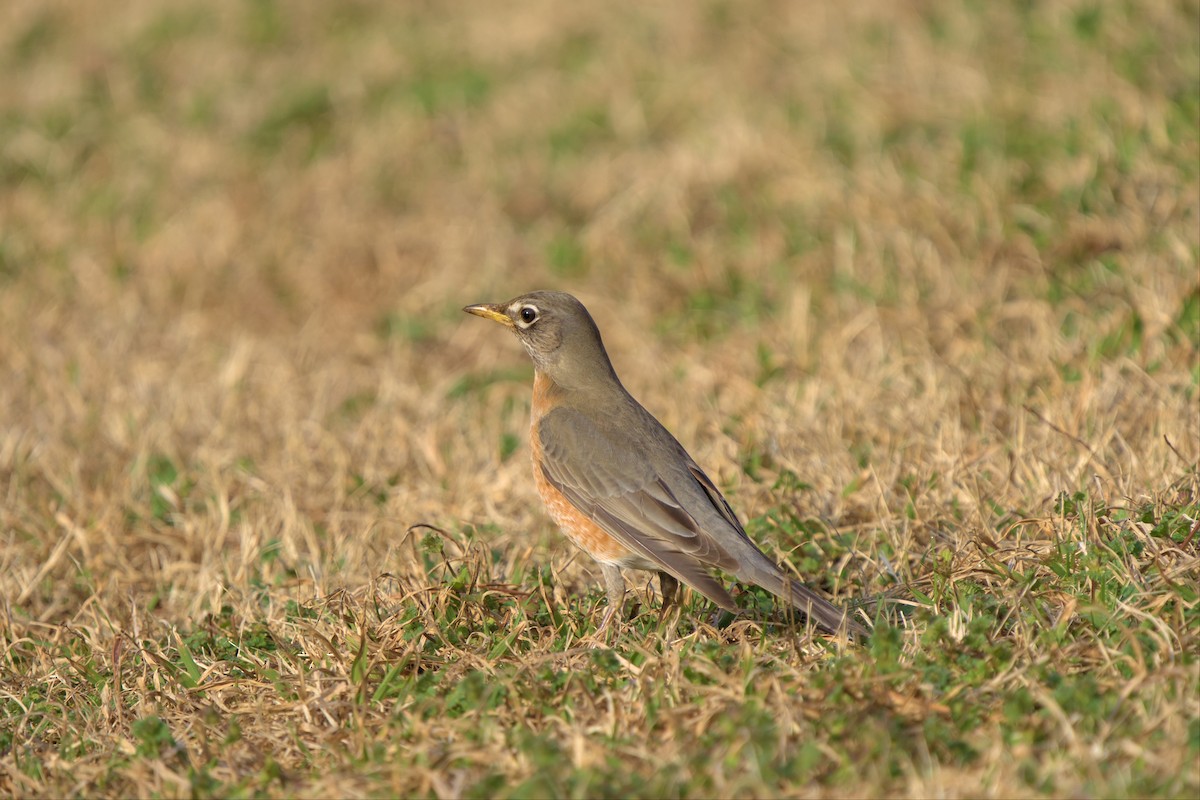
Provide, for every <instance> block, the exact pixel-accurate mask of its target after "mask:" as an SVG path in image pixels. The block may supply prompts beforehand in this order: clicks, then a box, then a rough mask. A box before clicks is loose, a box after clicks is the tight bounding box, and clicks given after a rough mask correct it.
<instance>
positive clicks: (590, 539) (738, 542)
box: [463, 292, 865, 635]
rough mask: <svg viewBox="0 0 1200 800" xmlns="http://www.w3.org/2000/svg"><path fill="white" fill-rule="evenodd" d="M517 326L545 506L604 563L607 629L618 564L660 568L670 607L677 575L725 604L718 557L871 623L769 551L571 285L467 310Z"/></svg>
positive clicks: (773, 588)
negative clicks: (529, 383)
mask: <svg viewBox="0 0 1200 800" xmlns="http://www.w3.org/2000/svg"><path fill="white" fill-rule="evenodd" d="M463 311H466V312H467V313H468V314H474V315H476V316H479V317H483V318H485V319H490V320H494V321H496V322H499V323H500V324H501V325H504V326H505V327H506V328H508V329H509V330H511V331H512V332H513V333H515V334H516V336H517V338H518V339H519V340H520V341H521V344H523V345H525V349H526V350H527V351H528V352H529V356H530V358H532V359H533V365H534V379H533V420H532V425H531V430H530V439H531V449H532V451H533V478H534V481H535V482H536V484H537V490H538V494H539V495H541V498H542V501H543V502H544V503H545V505H546V509H547V511H549V512H550V516H551V517H553V518H554V521H555V522H556V523H558V526H559V527H560V528H561V529H562V530H563V532H564V533H565V534H566V535H567V536H568V537H569V538H570V539H571V540H572V541H573V542H575V544H576V545H578V546H579V547H581V548H582V549H583V550H584V552H586V553H587V554H588V555H590V556H591V557H592V558H594V559H596V561H598V562H600V569H601V571H602V572H603V574H604V581H605V585H606V589H607V593H608V603H609V608H608V611H607V613H606V614H605V616H604V620H603V622H602V624H601V626H600V627H601V630H603V629H605V628H606V627H607V625H608V623H609V621H610V620H611V619H612V616H613V615H614V614H616V613H618V612H619V611H620V609H621V608H622V606H623V605H624V599H625V581H624V579H623V578H622V577H621V569H622V568H626V569H643V570H652V571H655V572H657V573H658V576H659V585H660V588H661V590H662V595H663V602H664V606H666V605H669V604H670V603H671V602H673V600H674V597H675V593H676V590H677V589H678V586H679V584H678V581H683V582H684V583H686V584H687V585H688V586H691V587H692V588H693V589H695V590H696V591H697V592H699V593H700V594H702V595H704V596H705V597H707V598H708V599H709V600H712V601H713V602H714V603H716V604H717V605H718V606H720V607H721V608H723V609H726V610H728V611H735V612H736V611H737V607H736V605H735V604H734V602H733V598H732V597H730V595H729V592H727V591H726V590H725V587H724V586H723V585H722V584H721V582H720V581H718V580H716V579H715V578H714V577H713V576H712V574H711V573H710V571H709V570H710V569H711V568H714V567H715V568H719V569H722V570H724V571H725V572H728V573H730V574H732V575H734V576H736V577H737V578H738V579H739V580H742V581H747V582H749V583H755V584H757V585H759V586H761V587H763V588H764V589H766V590H767V591H769V592H771V593H772V594H774V595H776V596H778V597H780V598H782V599H783V600H785V601H787V602H788V603H790V604H791V605H793V606H794V607H795V608H797V609H798V610H800V611H801V612H803V613H804V614H805V615H807V617H808V618H809V619H810V620H811V621H812V622H814V623H816V624H817V625H819V626H820V627H822V628H824V629H825V630H827V631H830V632H837V631H839V630H842V629H843V628H844V629H845V630H847V631H848V632H849V633H851V634H855V635H862V634H864V633H865V631H864V629H863V628H862V627H860V626H859V625H857V624H856V623H855V622H854V621H852V620H850V619H848V618H847V616H846V614H845V612H844V611H843V610H842V609H840V608H837V607H836V606H834V605H833V604H831V603H830V602H829V601H828V600H825V599H824V598H823V597H821V596H820V595H818V594H816V593H815V592H813V591H812V590H811V589H809V588H808V587H806V586H804V585H803V584H800V583H797V582H796V581H794V580H792V579H791V578H789V577H788V576H787V575H785V574H784V573H783V571H782V570H780V568H779V567H778V566H777V565H776V564H775V563H774V562H773V561H771V559H769V558H767V557H766V556H765V555H764V554H763V553H762V551H760V550H759V549H758V548H757V547H756V546H755V545H754V542H752V541H751V540H750V537H749V536H747V535H746V531H745V530H744V529H743V528H742V525H741V523H740V522H738V518H737V515H736V514H734V512H733V509H732V508H730V506H729V503H728V502H726V500H725V498H724V497H723V496H722V495H721V492H720V491H719V490H718V489H717V487H716V486H715V485H714V484H713V482H712V481H711V480H709V477H708V476H707V475H705V474H704V471H703V470H702V469H700V467H699V466H697V465H696V462H695V461H694V460H693V459H692V457H691V456H689V455H688V453H687V451H686V450H684V449H683V446H682V445H680V444H679V442H678V441H676V439H675V437H674V436H672V435H671V434H670V433H669V432H668V431H667V429H666V428H664V427H663V426H662V424H661V423H660V422H659V421H658V420H657V419H655V418H654V417H653V416H651V414H650V412H649V411H647V410H646V409H644V408H642V406H641V404H640V403H638V401H637V400H634V399H633V397H632V396H631V395H630V394H629V392H627V391H626V390H625V387H624V386H622V385H621V381H620V380H619V379H618V378H617V373H616V372H615V371H614V370H613V367H612V364H611V363H610V362H609V360H608V353H607V352H605V349H604V343H603V342H602V341H601V339H600V331H599V329H597V327H596V323H595V322H594V321H593V320H592V316H591V314H589V313H588V311H587V309H586V308H584V307H583V304H582V303H580V302H579V301H578V300H576V299H575V298H574V297H572V296H571V295H569V294H566V293H564V292H530V293H529V294H524V295H521V296H520V297H517V298H515V299H513V300H510V301H508V302H507V303H495V304H480V305H473V306H467V307H466V308H464V309H463Z"/></svg>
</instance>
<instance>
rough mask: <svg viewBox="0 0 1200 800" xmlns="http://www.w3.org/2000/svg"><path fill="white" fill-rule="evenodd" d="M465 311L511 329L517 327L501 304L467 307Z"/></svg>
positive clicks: (481, 304)
mask: <svg viewBox="0 0 1200 800" xmlns="http://www.w3.org/2000/svg"><path fill="white" fill-rule="evenodd" d="M463 311H465V312H467V313H468V314H474V315H475V316H477V317H483V318H484V319H490V320H491V321H492V322H499V323H500V324H501V325H504V326H506V327H509V328H513V327H516V326H515V325H513V321H512V320H511V319H509V316H508V314H505V313H504V311H505V307H504V306H502V305H500V304H499V303H480V304H479V305H475V306H467V307H466V308H464V309H463Z"/></svg>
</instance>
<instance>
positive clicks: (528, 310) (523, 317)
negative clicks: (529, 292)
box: [517, 304, 540, 328]
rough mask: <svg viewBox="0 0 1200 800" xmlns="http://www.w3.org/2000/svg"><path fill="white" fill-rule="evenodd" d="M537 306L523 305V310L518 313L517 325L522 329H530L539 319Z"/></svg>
mask: <svg viewBox="0 0 1200 800" xmlns="http://www.w3.org/2000/svg"><path fill="white" fill-rule="evenodd" d="M539 318H540V317H539V314H538V309H537V306H532V305H528V304H526V305H523V306H521V310H520V311H518V312H517V324H518V325H520V326H521V327H522V328H528V327H529V326H530V325H532V324H533V323H535V322H537V321H538V319H539Z"/></svg>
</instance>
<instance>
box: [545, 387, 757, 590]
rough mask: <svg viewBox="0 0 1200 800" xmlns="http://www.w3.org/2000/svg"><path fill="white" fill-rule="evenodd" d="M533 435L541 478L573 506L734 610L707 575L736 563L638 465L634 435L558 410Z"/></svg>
mask: <svg viewBox="0 0 1200 800" xmlns="http://www.w3.org/2000/svg"><path fill="white" fill-rule="evenodd" d="M534 435H536V436H537V437H538V438H539V442H538V443H539V444H540V445H541V450H542V460H541V465H540V468H541V470H542V474H543V475H544V476H545V477H546V480H547V481H549V482H550V484H551V485H553V486H554V487H555V488H556V489H558V490H559V491H560V492H562V493H563V495H565V496H566V498H567V499H568V500H569V501H570V502H571V504H572V505H574V506H575V507H576V508H578V509H579V510H580V511H581V512H582V513H583V514H585V515H586V516H587V517H588V518H589V519H591V520H592V521H593V522H595V523H596V524H597V525H599V526H600V527H601V528H603V529H604V530H605V531H607V532H608V533H609V534H610V535H612V536H613V538H615V539H616V540H617V541H619V542H620V543H621V544H623V545H625V546H626V547H628V548H629V549H630V550H632V551H634V552H636V553H638V554H639V555H641V556H643V557H645V558H646V559H647V560H649V561H651V562H653V563H654V564H656V565H658V566H659V568H661V569H662V570H663V571H664V572H668V573H670V574H672V575H674V576H675V577H676V578H678V579H679V580H681V581H683V582H684V583H686V584H688V585H689V586H691V587H692V588H693V589H695V590H696V591H698V592H700V593H701V594H703V595H705V596H706V597H708V598H709V599H710V600H712V601H713V602H715V603H716V604H717V605H720V606H722V607H723V608H728V609H732V608H734V603H733V598H731V597H730V596H729V593H728V592H727V591H726V590H725V587H724V586H722V585H721V584H720V582H719V581H717V580H716V579H714V578H713V577H712V576H711V575H710V574H709V573H708V571H707V570H706V569H705V567H706V566H715V567H721V568H723V569H730V570H732V569H736V567H737V566H738V564H737V561H736V560H734V559H733V558H732V557H731V556H730V555H729V553H727V552H726V551H725V550H724V549H723V548H722V547H721V546H720V545H719V544H718V543H717V542H716V540H715V539H714V538H713V537H712V536H711V535H710V534H709V533H707V532H706V531H705V530H703V529H702V527H701V526H700V525H699V523H697V521H696V519H695V518H694V517H693V516H692V515H691V514H689V513H688V511H687V510H686V509H685V508H684V507H683V505H682V504H681V503H680V502H679V500H678V499H677V498H676V497H675V495H674V494H673V493H672V491H671V489H670V488H669V487H668V486H667V484H666V483H665V482H664V481H663V479H662V477H661V476H659V475H657V474H656V473H655V471H654V468H653V467H652V466H651V465H650V463H649V462H648V461H647V460H646V459H644V458H641V457H639V455H638V449H639V448H638V446H637V442H636V440H635V439H634V438H633V437H632V434H630V433H624V434H612V433H606V432H605V431H603V430H601V429H600V428H599V427H598V426H597V425H596V424H595V423H593V422H592V421H591V420H589V419H588V418H587V417H585V416H584V415H583V414H580V413H579V412H578V411H575V410H573V409H569V408H559V409H556V410H554V411H551V412H550V413H549V414H547V415H546V416H544V417H542V419H541V420H540V422H539V423H538V425H537V430H536V431H535V434H534ZM729 513H730V514H732V512H729ZM735 519H736V518H735ZM739 533H740V526H739ZM743 535H744V534H743Z"/></svg>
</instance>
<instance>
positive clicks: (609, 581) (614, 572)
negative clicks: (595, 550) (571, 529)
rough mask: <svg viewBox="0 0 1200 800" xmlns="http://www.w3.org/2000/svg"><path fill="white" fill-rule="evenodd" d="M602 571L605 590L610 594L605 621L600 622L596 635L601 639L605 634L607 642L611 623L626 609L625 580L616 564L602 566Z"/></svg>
mask: <svg viewBox="0 0 1200 800" xmlns="http://www.w3.org/2000/svg"><path fill="white" fill-rule="evenodd" d="M600 571H601V572H602V573H603V574H604V590H605V591H606V592H607V593H608V610H607V611H605V612H604V619H602V620H601V621H600V627H599V628H597V629H596V633H595V635H596V636H597V637H599V636H600V635H601V634H604V640H605V641H606V642H607V641H608V626H609V623H611V622H612V619H613V617H615V616H618V615H620V613H621V611H622V609H624V608H625V579H624V578H622V577H621V568H620V567H618V566H617V565H616V564H601V565H600Z"/></svg>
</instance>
